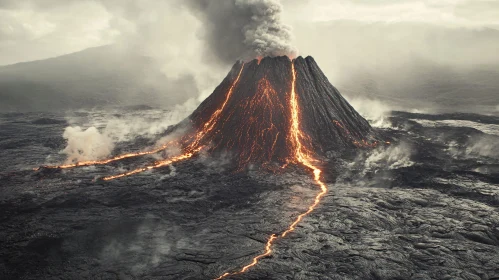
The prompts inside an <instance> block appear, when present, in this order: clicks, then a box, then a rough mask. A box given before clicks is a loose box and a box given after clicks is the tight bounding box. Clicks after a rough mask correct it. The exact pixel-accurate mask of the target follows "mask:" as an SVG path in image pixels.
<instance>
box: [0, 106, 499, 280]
mask: <svg viewBox="0 0 499 280" xmlns="http://www.w3.org/2000/svg"><path fill="white" fill-rule="evenodd" d="M129 114H135V115H137V116H141V117H142V118H143V119H144V123H146V124H151V127H152V129H151V130H141V129H138V128H137V129H135V130H134V131H132V132H133V133H132V132H130V131H128V132H130V133H129V135H133V134H134V133H135V134H140V135H142V136H141V137H135V136H134V137H128V136H127V133H128V132H123V131H122V130H120V129H117V130H116V131H114V134H113V135H114V136H115V137H116V139H118V140H119V141H118V143H117V144H116V146H115V147H113V153H114V154H119V153H121V152H123V151H130V150H140V149H142V148H145V147H147V146H151V145H153V144H154V143H155V141H156V140H157V138H159V137H161V132H162V131H163V130H164V129H166V127H162V126H157V125H156V126H153V125H152V124H155V123H156V124H157V123H161V122H162V119H161V117H157V116H165V115H166V116H168V114H167V113H166V112H158V111H157V110H151V109H148V108H134V110H132V113H130V110H129V109H127V110H121V111H120V110H114V111H104V110H102V111H92V112H79V113H73V114H72V115H71V117H70V118H68V116H67V114H62V113H61V114H42V113H10V114H1V115H0V189H1V190H0V244H1V246H0V279H210V278H215V277H217V276H219V275H220V274H221V273H223V272H226V271H228V270H234V269H240V268H241V267H242V266H244V265H246V264H248V263H249V262H250V261H251V259H252V258H253V257H254V256H255V255H258V254H260V253H262V252H263V249H264V246H265V242H266V239H267V238H268V236H269V235H271V234H272V233H279V232H282V231H284V230H285V229H286V228H287V227H288V225H289V223H290V222H292V220H293V219H294V218H295V217H296V216H297V215H298V214H300V213H301V212H303V211H305V210H306V209H307V207H308V206H309V205H310V204H311V202H312V200H313V199H314V197H315V195H316V193H317V192H318V187H317V186H316V185H315V184H314V182H313V181H312V180H311V178H310V174H309V172H308V171H306V170H303V169H302V168H296V169H295V170H294V171H290V172H285V173H282V174H268V173H265V172H262V171H258V170H257V169H255V170H253V171H249V172H247V173H242V172H238V173H235V172H234V170H233V167H232V166H233V165H232V164H231V162H230V160H229V157H224V158H210V157H209V156H207V155H201V156H198V157H196V158H194V159H191V160H189V161H186V162H181V163H178V164H174V166H173V167H166V168H161V169H158V170H154V171H150V172H146V173H142V174H139V175H135V176H132V177H128V178H123V179H119V180H115V181H110V182H103V181H99V180H95V179H96V178H98V177H101V176H103V175H110V174H116V173H121V172H123V171H124V170H128V169H132V168H134V167H138V166H141V165H144V164H146V163H150V162H152V161H154V159H155V158H153V157H152V156H145V157H141V158H135V159H127V160H122V161H119V162H114V163H111V164H108V165H104V166H94V167H81V168H75V169H70V170H63V171H61V170H41V171H36V172H35V171H33V170H32V168H33V167H37V166H40V165H42V164H54V163H62V162H64V160H65V159H66V155H65V154H61V153H60V151H61V150H63V149H65V147H66V141H65V139H64V138H63V137H62V135H63V132H64V129H65V128H66V127H67V126H70V125H71V126H74V125H78V124H79V125H82V126H85V125H86V124H88V123H89V119H92V120H96V119H97V120H101V126H100V127H99V126H98V125H97V126H98V128H100V129H104V128H105V127H104V124H106V123H108V121H109V119H113V120H116V119H120V118H125V116H126V115H129ZM68 120H69V121H68ZM127 125H128V126H127V127H130V125H131V123H127ZM377 125H378V126H379V127H380V128H379V129H381V130H382V131H383V133H384V134H385V135H386V136H388V138H390V139H392V140H391V142H392V143H391V144H390V145H386V146H382V147H378V148H376V149H373V150H367V149H359V150H358V153H354V154H349V155H341V156H340V155H338V154H336V153H335V152H334V151H332V152H330V153H329V159H328V161H327V162H325V163H324V165H323V166H322V168H323V171H324V174H325V177H326V179H327V180H326V181H327V183H328V188H329V192H328V194H327V195H326V197H325V198H324V199H323V201H322V203H321V204H320V206H319V207H318V209H317V210H316V211H314V212H313V213H312V214H311V215H310V216H308V217H306V218H305V219H304V220H303V221H302V222H301V223H300V224H299V226H298V228H297V229H296V231H294V232H293V233H291V234H289V235H288V236H287V237H286V238H284V239H280V240H278V241H277V242H276V243H275V246H274V248H273V253H272V255H271V256H270V257H267V258H265V259H262V260H261V261H260V263H259V264H258V265H257V266H256V267H254V268H252V269H250V270H249V271H248V272H247V273H245V274H242V275H239V276H234V277H233V279H499V212H498V205H499V145H498V143H499V117H493V116H482V115H469V114H447V115H425V114H415V113H405V112H392V113H391V114H390V116H387V117H386V118H385V119H384V120H382V121H380V122H378V123H377ZM117 127H118V128H119V126H117ZM138 127H144V126H143V125H139V126H138ZM123 129H124V127H123ZM132 130H133V129H132ZM120 133H121V134H120ZM117 135H118V136H117ZM116 139H115V140H116Z"/></svg>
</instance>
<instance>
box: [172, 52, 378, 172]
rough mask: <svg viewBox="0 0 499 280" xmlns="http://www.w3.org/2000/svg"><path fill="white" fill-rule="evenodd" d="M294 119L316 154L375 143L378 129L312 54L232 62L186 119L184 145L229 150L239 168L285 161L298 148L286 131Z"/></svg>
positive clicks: (305, 141)
mask: <svg viewBox="0 0 499 280" xmlns="http://www.w3.org/2000/svg"><path fill="white" fill-rule="evenodd" d="M293 94H295V97H294V98H295V100H292V98H293V97H292V95H293ZM293 102H294V105H292V104H293ZM293 106H296V107H297V108H294V109H296V110H297V114H296V116H293V108H292V107H293ZM293 118H298V120H296V121H298V122H299V127H298V129H299V130H300V138H301V140H302V141H303V144H304V145H306V147H307V148H308V149H309V150H310V151H313V153H314V154H315V155H317V156H324V155H325V153H326V152H327V151H331V150H335V151H338V150H339V151H341V150H345V149H349V148H356V147H373V146H376V145H377V144H378V140H377V139H378V137H377V134H376V132H375V131H374V130H373V129H372V128H371V126H370V125H369V123H368V122H367V121H366V120H365V119H364V118H362V117H361V116H360V115H359V113H357V112H356V111H355V110H354V109H353V108H352V106H350V104H348V102H347V101H346V100H345V99H344V98H343V97H342V96H341V94H340V93H339V92H338V90H337V89H336V88H335V87H334V86H332V85H331V84H330V83H329V81H328V79H327V78H326V76H325V75H324V74H323V72H322V71H321V70H320V68H319V66H318V65H317V63H316V62H315V60H314V59H313V58H312V57H310V56H309V57H307V58H302V57H298V58H296V59H294V60H290V59H289V58H288V57H286V56H282V57H273V58H271V57H266V58H263V59H261V60H253V61H250V62H249V63H242V62H238V63H236V64H234V66H233V67H232V69H231V71H230V72H229V74H228V75H227V77H226V78H225V79H224V80H223V82H222V83H221V84H220V85H219V86H218V87H217V88H216V89H215V91H214V92H213V94H211V95H210V96H209V97H208V98H207V99H206V100H205V101H204V102H203V103H202V104H201V105H200V106H199V107H198V108H197V109H196V110H195V111H194V112H193V113H192V115H191V116H190V117H189V118H188V120H186V121H184V125H185V124H186V123H188V122H190V123H192V125H193V127H194V130H195V131H197V134H191V136H188V137H185V138H184V139H183V142H184V143H188V149H193V148H194V147H197V146H199V145H203V146H209V149H210V150H211V151H212V152H215V153H217V152H222V151H230V152H232V154H233V155H234V156H235V158H236V160H237V162H238V165H239V166H240V167H243V166H245V165H247V164H249V163H260V164H262V163H263V164H267V163H270V162H276V163H280V164H283V163H288V162H289V161H290V160H289V159H290V158H292V155H294V151H295V149H296V147H295V145H296V143H293V142H294V140H293V139H292V138H293V137H292V135H291V133H290V132H291V130H292V127H293V121H294V120H293ZM181 125H182V124H181ZM192 135H194V137H193V136H192Z"/></svg>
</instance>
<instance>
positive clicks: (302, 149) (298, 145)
mask: <svg viewBox="0 0 499 280" xmlns="http://www.w3.org/2000/svg"><path fill="white" fill-rule="evenodd" d="M291 71H292V75H293V80H292V84H291V96H290V107H291V128H290V134H291V135H290V136H289V137H290V139H289V140H290V142H291V144H292V146H293V149H294V158H293V159H291V162H294V163H300V164H302V165H304V166H305V167H307V168H309V169H311V170H312V171H313V173H314V180H315V182H316V183H317V185H319V187H320V188H321V191H320V192H319V193H318V194H317V195H316V196H315V199H314V203H313V204H312V205H310V206H309V207H308V210H307V211H306V212H304V213H302V214H300V215H298V217H297V218H296V219H295V220H294V221H293V223H291V225H289V227H288V228H287V229H286V230H285V231H284V232H283V233H281V234H280V235H279V236H277V235H275V234H272V235H271V236H270V237H269V238H268V239H267V244H266V245H265V252H264V253H263V254H260V255H258V256H256V257H254V258H253V261H252V262H251V263H250V264H248V265H246V266H245V267H243V268H242V269H241V270H240V271H237V272H232V273H231V272H226V273H224V274H222V275H221V276H219V277H218V278H216V279H215V280H220V279H223V278H226V277H228V276H232V275H237V274H242V273H244V272H246V271H247V270H248V269H249V268H251V267H253V266H255V265H257V264H258V261H259V260H260V259H262V258H264V257H266V256H269V255H270V254H271V253H272V245H273V243H274V241H275V240H276V239H277V238H283V237H285V236H286V235H288V234H289V233H290V232H292V231H294V230H295V228H296V225H298V223H300V222H301V220H303V218H304V217H305V216H307V215H308V214H310V213H311V212H312V211H314V210H315V208H316V207H317V205H319V203H320V202H321V199H322V197H324V195H325V194H326V193H327V186H326V184H325V183H324V182H322V180H321V173H322V171H321V170H320V169H319V168H317V167H316V166H315V165H314V164H313V162H315V161H316V160H315V159H314V158H313V157H312V153H311V152H310V151H309V150H308V149H307V147H306V146H305V144H304V143H302V141H309V138H308V137H306V136H305V135H304V134H303V131H301V130H300V107H299V105H298V96H297V95H296V90H295V86H296V70H295V65H294V61H292V62H291Z"/></svg>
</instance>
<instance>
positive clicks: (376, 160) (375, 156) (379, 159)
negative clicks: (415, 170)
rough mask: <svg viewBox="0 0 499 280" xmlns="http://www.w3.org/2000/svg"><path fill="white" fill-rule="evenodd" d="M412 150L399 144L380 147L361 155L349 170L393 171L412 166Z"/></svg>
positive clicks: (404, 144) (363, 171)
mask: <svg viewBox="0 0 499 280" xmlns="http://www.w3.org/2000/svg"><path fill="white" fill-rule="evenodd" d="M411 156H412V149H411V147H410V145H409V144H407V143H405V142H400V143H396V144H391V145H389V146H380V147H378V148H376V149H375V150H372V151H370V152H369V153H367V154H361V155H359V157H358V158H357V159H356V160H355V161H354V162H352V163H351V164H350V167H351V168H356V169H359V170H362V174H364V175H365V174H366V173H367V172H374V173H376V172H378V171H380V170H393V169H398V168H403V167H409V166H412V165H414V162H413V161H412V160H411Z"/></svg>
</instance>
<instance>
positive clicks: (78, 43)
mask: <svg viewBox="0 0 499 280" xmlns="http://www.w3.org/2000/svg"><path fill="white" fill-rule="evenodd" d="M165 2H167V3H165ZM192 2H196V1H180V0H173V1H163V2H161V1H152V0H141V1H131V0H129V1H117V0H100V1H59V0H51V1H43V3H41V1H11V0H7V1H5V0H3V1H0V65H10V64H15V63H19V62H28V61H33V60H44V59H47V58H51V57H57V56H61V55H65V54H71V53H74V52H78V51H83V50H86V49H88V48H91V47H99V46H111V47H105V49H106V50H107V51H102V52H101V51H100V50H98V49H96V50H94V53H98V55H86V56H84V57H85V58H81V56H74V58H75V59H73V61H72V62H71V63H72V64H71V65H69V64H67V63H66V62H64V63H63V62H60V63H50V64H47V65H48V66H45V65H44V66H43V67H42V68H43V71H42V70H40V69H35V70H33V67H31V66H29V67H28V66H27V65H25V66H23V67H24V68H16V69H17V70H16V69H14V70H12V69H13V68H12V67H10V68H9V67H7V68H5V67H2V68H0V88H3V89H4V90H0V93H2V91H3V93H2V94H1V96H0V97H1V98H2V99H3V100H6V102H5V103H4V104H7V103H8V102H10V103H8V104H7V105H4V106H0V107H1V108H0V109H4V110H28V109H33V110H45V109H46V108H45V107H47V106H45V107H44V106H41V105H36V106H35V105H33V106H31V107H29V108H28V107H26V108H27V109H26V108H21V107H22V106H25V105H22V106H21V105H20V104H27V103H28V104H32V103H33V104H35V103H37V102H35V101H36V100H38V99H39V98H42V96H43V98H45V99H47V98H48V99H51V98H55V97H54V95H44V94H45V93H44V94H41V95H39V96H37V95H36V94H35V93H30V94H29V95H28V94H27V93H26V94H27V95H26V96H23V97H22V98H21V97H19V94H18V92H23V93H25V92H26V86H23V87H22V89H18V88H17V85H16V86H13V85H12V81H13V80H15V81H19V80H22V81H23V82H24V83H25V84H29V85H30V86H31V85H32V84H33V83H37V91H36V92H40V91H43V90H40V86H39V84H43V86H48V87H50V88H51V89H53V88H54V87H53V86H52V85H53V84H54V83H55V81H56V80H57V79H58V78H61V77H60V73H61V72H64V73H66V72H67V69H72V67H75V66H74V65H79V67H81V65H87V66H88V67H87V66H85V69H88V71H89V72H91V74H88V75H86V74H82V72H81V69H79V68H78V70H75V75H76V76H77V77H78V78H81V76H87V77H89V78H88V79H86V80H84V81H82V80H81V79H76V78H75V77H73V78H71V79H72V81H73V83H72V84H71V87H58V88H57V89H58V91H59V93H58V94H62V95H64V94H65V95H72V96H76V95H78V96H79V97H78V98H79V99H78V101H75V104H76V103H78V104H79V103H81V102H82V101H81V100H84V98H81V96H85V97H86V98H87V97H89V96H91V95H92V94H93V92H99V94H101V92H102V91H107V93H106V94H107V95H104V94H101V95H99V97H98V98H97V97H96V99H95V98H94V97H92V98H94V99H95V100H98V101H92V102H91V103H89V105H90V106H94V105H96V104H98V103H99V102H102V100H106V101H107V102H109V103H119V104H135V103H141V101H142V103H146V104H149V105H151V104H154V105H156V106H163V107H168V106H174V105H176V104H182V103H183V102H186V101H187V100H189V99H191V100H192V99H194V100H196V102H199V101H200V100H202V99H203V98H204V97H206V96H207V94H209V93H211V91H212V90H213V89H214V87H215V86H216V85H217V84H218V83H220V81H221V79H222V78H223V76H225V74H226V72H227V71H228V69H229V67H230V65H231V64H233V63H234V62H235V61H236V60H237V59H239V58H242V57H240V56H242V55H243V54H241V55H240V56H238V55H236V52H231V50H233V49H231V46H232V44H228V43H227V44H225V46H224V45H217V46H216V47H214V45H213V44H209V42H210V39H212V38H210V36H212V34H211V33H210V32H209V28H208V27H207V26H208V25H207V24H206V19H203V17H201V16H200V15H199V13H198V12H197V11H196V10H195V9H194V8H193V7H192V5H188V4H186V3H192ZM197 2H203V1H197ZM219 2H220V4H221V5H222V3H223V2H224V1H222V0H220V1H219ZM281 2H282V5H283V12H282V17H283V21H284V23H286V24H288V25H290V26H291V27H292V28H293V31H292V32H293V34H294V40H293V43H294V44H295V45H296V46H297V48H298V49H299V54H300V55H303V56H305V55H312V56H314V58H315V59H316V60H317V62H318V63H319V65H320V66H321V68H322V69H323V70H324V71H325V74H326V75H327V76H328V78H329V79H330V80H331V82H332V83H333V84H334V85H336V86H337V87H338V88H339V89H340V91H342V93H344V94H345V95H346V96H347V97H348V98H350V100H355V98H360V99H361V100H363V101H365V100H371V101H372V100H380V101H381V102H383V103H384V104H386V105H387V106H390V108H394V109H397V108H403V109H410V110H415V111H432V110H446V111H448V110H462V111H472V112H484V113H489V114H496V113H497V112H498V109H499V107H498V106H499V101H498V98H497V96H499V92H498V88H499V82H498V81H499V74H498V71H497V70H496V69H497V65H498V64H499V54H498V53H497V49H499V2H498V1H483V0H471V1H467V0H439V1H430V0H426V1H422V0H404V1H400V0H398V1H395V0H377V1H374V0H373V1H367V0H348V1H347V0H339V1H326V0H316V1H298V0H285V1H281ZM206 3H207V2H206ZM210 4H212V5H216V2H215V4H213V1H210ZM230 24H231V22H228V23H227V25H228V26H230ZM229 35H230V34H229V33H228V35H227V36H229ZM226 39H227V38H226ZM230 41H231V37H229V38H228V40H227V42H230ZM234 44H236V43H234ZM109 48H112V51H109ZM103 52H104V53H105V54H104V55H103V54H102V53H103ZM222 54H225V55H226V56H225V57H222ZM227 54H228V55H227ZM95 57H99V58H100V59H95ZM109 57H111V58H112V59H107V58H109ZM144 57H147V61H146V62H144V59H143V58H144ZM59 61H60V60H59ZM61 64H64V67H63V66H61ZM30 65H31V64H30ZM61 67H63V68H64V71H63V70H61V69H62V68H61ZM28 68H29V69H28ZM92 68H95V69H94V70H93V69H92ZM6 69H7V70H6ZM102 69H105V71H104V70H102ZM123 69H125V70H123ZM101 70H102V71H101ZM157 70H158V71H157ZM115 72H120V73H121V72H126V74H120V75H121V76H120V78H119V79H116V83H117V84H124V83H121V82H120V81H121V80H130V79H129V78H128V77H132V76H133V77H134V82H133V85H130V86H122V87H120V86H113V87H112V88H113V90H107V89H108V88H110V86H109V85H107V84H106V86H102V87H100V86H95V87H94V88H92V89H91V90H90V89H88V87H89V86H90V85H89V84H93V81H94V80H95V79H96V77H102V76H105V75H110V74H109V73H115ZM51 73H52V74H51ZM103 73H105V74H103ZM1 76H3V78H2V77H1ZM61 79H62V78H61ZM63 80H67V79H66V78H64V79H63ZM104 80H106V81H107V80H109V78H108V76H106V79H104ZM135 80H136V82H135ZM79 84H81V86H76V85H79ZM92 86H93V85H92ZM92 86H90V87H92ZM75 87H76V89H75ZM5 88H7V90H5ZM12 88H15V90H12ZM28 88H29V87H28ZM68 88H69V89H68ZM102 88H106V90H103V89H102ZM116 88H120V89H118V90H115V89H116ZM144 88H147V89H148V90H144ZM140 89H142V92H148V93H154V94H152V95H150V97H145V98H141V97H137V92H138V91H140ZM52 91H54V90H52ZM67 91H72V93H68V92H67ZM11 92H14V93H11ZM16 94H17V95H16ZM96 94H97V93H96ZM14 95H15V96H16V97H12V96H14ZM103 96H104V97H103ZM111 96H112V97H111ZM16 98H17V99H16ZM26 98H27V99H29V102H26V100H25V99H26ZM366 98H367V99H366ZM94 99H92V100H94ZM9 100H10V101H9ZM12 100H14V101H12ZM144 100H145V101H144ZM469 102H473V105H475V106H473V107H472V108H470V106H469V104H470V103H469ZM75 106H76V105H71V106H69V107H67V108H73V107H75ZM67 108H65V109H67Z"/></svg>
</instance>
